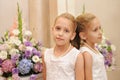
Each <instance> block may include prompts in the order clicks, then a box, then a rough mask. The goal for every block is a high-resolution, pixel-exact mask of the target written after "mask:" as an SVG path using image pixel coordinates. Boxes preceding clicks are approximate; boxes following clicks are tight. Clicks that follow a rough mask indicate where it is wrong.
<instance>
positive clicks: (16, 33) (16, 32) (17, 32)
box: [12, 29, 20, 35]
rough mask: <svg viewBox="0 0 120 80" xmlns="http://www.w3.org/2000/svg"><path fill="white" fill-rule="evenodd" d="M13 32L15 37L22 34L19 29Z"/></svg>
mask: <svg viewBox="0 0 120 80" xmlns="http://www.w3.org/2000/svg"><path fill="white" fill-rule="evenodd" d="M12 32H13V34H14V35H18V34H19V33H20V31H19V30H18V29H14V30H13V31H12Z"/></svg>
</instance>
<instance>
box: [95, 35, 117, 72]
mask: <svg viewBox="0 0 120 80" xmlns="http://www.w3.org/2000/svg"><path fill="white" fill-rule="evenodd" d="M97 48H98V50H99V51H100V52H101V53H102V54H103V56H104V59H105V62H104V63H105V67H106V68H107V69H112V70H113V69H114V64H115V59H114V53H113V52H114V51H115V50H116V48H115V46H114V45H113V44H112V43H111V42H110V41H109V40H108V39H107V38H105V37H104V36H103V40H102V42H101V43H100V44H98V46H97Z"/></svg>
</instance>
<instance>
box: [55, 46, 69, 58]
mask: <svg viewBox="0 0 120 80" xmlns="http://www.w3.org/2000/svg"><path fill="white" fill-rule="evenodd" d="M70 48H71V44H70V45H69V47H68V48H67V49H66V51H65V52H64V53H63V54H61V55H55V48H54V56H55V57H62V56H64V55H66V53H67V52H68V51H69V50H70Z"/></svg>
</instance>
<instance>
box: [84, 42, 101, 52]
mask: <svg viewBox="0 0 120 80" xmlns="http://www.w3.org/2000/svg"><path fill="white" fill-rule="evenodd" d="M84 45H85V46H86V47H88V48H89V49H90V50H92V51H93V52H94V53H96V54H99V53H100V52H99V51H98V50H97V49H96V48H95V49H93V48H92V47H91V46H90V45H88V44H87V43H84Z"/></svg>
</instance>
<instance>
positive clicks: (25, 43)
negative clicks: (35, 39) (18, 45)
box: [24, 41, 32, 46]
mask: <svg viewBox="0 0 120 80" xmlns="http://www.w3.org/2000/svg"><path fill="white" fill-rule="evenodd" d="M24 45H25V46H32V43H31V42H29V41H26V42H24Z"/></svg>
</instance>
